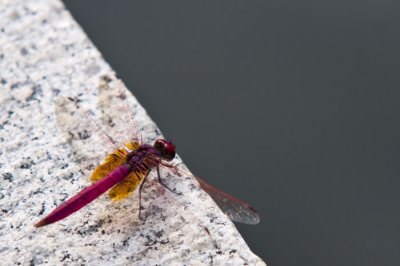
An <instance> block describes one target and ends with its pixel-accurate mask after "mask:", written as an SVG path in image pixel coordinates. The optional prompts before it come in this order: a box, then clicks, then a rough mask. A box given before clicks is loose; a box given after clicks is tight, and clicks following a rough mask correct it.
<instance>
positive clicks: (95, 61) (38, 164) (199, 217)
mask: <svg viewBox="0 0 400 266" xmlns="http://www.w3.org/2000/svg"><path fill="white" fill-rule="evenodd" d="M121 90H122V91H125V90H126V88H125V86H124V84H123V83H122V82H121V81H119V80H118V79H116V78H115V75H114V73H113V71H112V70H111V69H110V67H109V65H108V64H107V63H106V62H105V61H104V59H103V58H102V57H101V55H100V53H99V52H98V51H97V50H96V48H95V47H94V46H93V44H92V43H91V42H90V41H89V40H88V38H87V37H86V36H85V34H84V33H83V31H82V30H81V28H80V27H79V26H78V25H77V24H76V22H75V21H74V20H73V18H72V17H71V15H70V14H69V13H68V11H66V10H65V8H64V6H63V4H62V3H61V2H60V1H57V0H28V1H25V0H18V1H17V0H15V1H0V145H1V149H0V184H1V185H0V208H1V212H0V239H1V240H0V257H1V264H2V265H14V264H17V265H28V264H30V265H40V264H49V265H61V264H65V265H71V264H72V265H79V264H85V265H86V264H88V265H125V264H128V265H132V264H134V265H183V264H187V265H211V264H215V265H265V263H264V262H263V261H262V260H261V259H260V258H258V257H257V256H256V255H254V254H253V253H252V252H251V251H250V250H249V248H248V246H247V245H246V243H245V242H244V240H243V239H242V237H241V236H240V235H239V233H238V232H237V230H236V228H235V227H234V225H233V224H232V222H231V221H230V220H229V219H228V218H227V216H225V215H224V214H223V213H222V212H221V211H220V210H219V209H218V207H217V206H216V205H215V204H214V202H213V201H212V200H211V199H210V198H209V196H208V195H207V194H206V193H205V192H204V191H202V190H201V189H199V187H198V184H197V182H196V181H195V180H194V179H193V178H192V177H190V176H188V175H186V176H181V177H179V176H176V175H174V174H173V173H169V172H167V171H164V172H163V176H164V177H165V178H166V182H167V184H168V185H169V186H171V187H173V188H175V189H176V190H178V191H180V192H182V194H183V195H182V196H178V195H175V194H172V193H169V192H168V191H166V190H165V189H163V187H161V186H160V185H159V184H158V183H157V182H156V181H155V180H150V182H149V183H147V184H146V187H145V190H144V192H143V205H144V207H145V211H144V212H145V216H146V220H145V222H141V221H139V219H138V198H137V193H135V194H134V195H133V196H132V197H130V198H128V199H126V200H124V201H122V202H119V203H112V202H110V201H109V200H108V197H107V195H104V196H101V197H100V198H99V199H97V200H96V201H94V202H93V203H92V204H90V205H88V206H86V207H85V208H83V209H82V210H80V211H79V212H77V213H75V214H74V215H72V216H70V217H68V218H67V219H65V220H62V221H60V222H58V223H56V224H53V225H49V226H46V227H43V228H38V229H36V228H35V227H34V226H33V225H34V223H35V222H37V221H38V220H39V219H40V218H43V216H44V215H45V214H48V213H49V212H50V211H51V210H52V209H54V208H55V207H56V206H57V205H59V204H60V203H61V202H63V201H64V200H65V199H66V198H68V197H70V196H72V195H74V194H75V193H77V192H78V191H79V190H80V189H82V188H83V187H85V186H87V185H88V184H89V182H88V180H87V176H86V173H85V171H82V166H83V165H84V163H87V162H90V163H92V164H94V163H97V162H98V161H99V160H101V158H102V156H104V154H103V149H101V147H100V145H98V146H97V145H92V146H88V148H87V147H86V146H84V145H83V144H84V143H83V144H82V146H81V145H80V143H79V140H78V141H75V140H74V139H73V138H72V137H71V136H70V135H68V130H66V128H69V127H68V125H69V124H71V123H72V122H74V121H76V120H78V121H79V118H81V117H80V116H79V112H76V113H75V112H74V110H73V109H62V108H60V105H59V103H60V101H59V99H63V98H64V99H65V97H72V98H73V99H75V100H76V107H77V109H80V110H83V109H90V110H93V111H94V114H95V116H97V117H98V118H99V121H100V122H99V123H101V124H102V126H104V127H106V128H109V130H110V131H116V132H118V131H119V130H120V127H123V126H124V124H123V123H121V122H120V121H119V120H118V119H117V118H118V117H123V116H124V115H125V114H126V112H125V111H126V110H125V109H124V108H110V107H115V106H116V105H115V102H114V100H115V96H118V93H119V92H120V91H121ZM105 95H108V96H106V97H105ZM128 102H129V105H130V107H131V111H132V113H134V114H135V117H136V118H137V119H138V120H139V122H140V124H141V126H142V128H143V136H144V137H145V138H144V140H145V141H146V142H149V143H152V141H154V139H155V138H157V137H160V136H161V133H160V131H159V130H158V129H157V127H156V126H155V124H154V123H153V122H152V121H151V119H150V118H149V117H148V115H147V114H146V112H145V110H144V109H143V108H142V107H141V105H140V104H139V103H138V102H137V101H136V99H135V98H134V97H133V96H132V95H130V94H128ZM110 118H111V119H114V120H112V121H113V123H110ZM81 122H82V123H81V126H82V125H83V126H84V120H83V119H82V121H81ZM86 139H88V141H89V139H90V138H85V137H82V138H81V141H82V142H85V141H86ZM177 160H179V158H178V159H177Z"/></svg>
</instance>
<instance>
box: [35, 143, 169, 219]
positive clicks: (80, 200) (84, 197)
mask: <svg viewBox="0 0 400 266" xmlns="http://www.w3.org/2000/svg"><path fill="white" fill-rule="evenodd" d="M174 157H175V146H174V145H173V144H172V143H171V142H169V141H166V140H164V139H158V140H157V141H156V142H155V144H154V146H151V145H147V144H143V145H141V146H140V147H139V148H138V149H137V150H134V151H131V152H130V153H129V155H128V156H127V160H126V163H124V164H122V165H120V166H118V167H116V168H115V169H114V170H112V171H111V172H110V173H109V174H108V175H107V176H106V177H104V178H103V179H100V180H99V181H97V182H96V183H94V184H92V185H91V186H89V187H87V188H85V189H83V190H82V191H80V192H79V193H78V194H76V195H75V196H73V197H72V198H70V199H68V200H67V201H66V202H64V203H63V204H62V205H60V206H59V207H57V208H56V209H55V210H53V211H52V212H51V213H50V214H49V215H47V216H46V217H45V218H44V219H43V220H41V221H39V222H38V223H36V224H35V226H36V227H41V226H44V225H47V224H51V223H55V222H57V221H59V220H61V219H64V218H66V217H67V216H69V215H71V214H72V213H74V212H76V211H78V210H79V209H81V208H82V207H84V206H86V205H87V204H89V203H90V202H92V201H93V200H95V199H96V198H97V197H99V196H100V195H101V194H103V193H104V192H106V191H107V190H109V189H110V188H112V187H113V186H115V185H116V184H118V183H120V182H121V181H123V180H124V179H125V178H126V177H127V176H128V175H129V174H130V173H131V172H138V173H139V172H140V173H146V175H147V174H148V172H150V170H151V169H152V168H153V167H158V165H159V164H162V161H161V160H162V159H163V160H166V161H170V160H172V159H173V158H174ZM159 178H160V177H159ZM159 180H160V179H159ZM143 182H144V181H143ZM160 182H161V180H160Z"/></svg>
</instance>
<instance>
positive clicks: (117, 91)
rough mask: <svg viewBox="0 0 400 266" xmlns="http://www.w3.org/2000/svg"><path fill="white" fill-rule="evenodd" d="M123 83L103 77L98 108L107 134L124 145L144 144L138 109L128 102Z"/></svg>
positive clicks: (99, 89) (99, 87) (99, 88)
mask: <svg viewBox="0 0 400 266" xmlns="http://www.w3.org/2000/svg"><path fill="white" fill-rule="evenodd" d="M127 93H129V92H127V91H126V89H125V87H124V85H123V83H122V81H121V80H119V79H110V78H109V77H108V76H103V77H102V78H101V79H100V84H99V86H98V107H99V109H100V110H101V116H102V117H101V119H102V122H103V124H104V126H105V127H106V130H107V132H111V133H112V136H113V137H114V138H115V139H117V140H118V141H120V142H122V143H126V142H131V141H133V142H136V143H138V144H142V143H143V141H142V135H141V132H142V130H141V127H140V125H139V122H138V121H137V119H135V117H136V112H137V108H135V107H134V106H133V104H131V103H130V102H128V99H129V97H127Z"/></svg>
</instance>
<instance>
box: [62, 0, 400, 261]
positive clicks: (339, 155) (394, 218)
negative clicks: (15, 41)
mask: <svg viewBox="0 0 400 266" xmlns="http://www.w3.org/2000/svg"><path fill="white" fill-rule="evenodd" d="M65 3H66V5H67V7H68V8H69V9H70V10H71V12H72V13H73V15H74V16H75V18H76V19H77V20H78V22H79V23H80V24H81V25H82V26H83V28H84V29H85V31H86V32H87V34H88V35H89V37H90V38H91V39H92V41H93V42H94V43H95V45H96V46H97V47H98V48H99V50H100V51H101V52H102V53H103V55H104V56H105V58H106V59H107V61H108V62H109V63H110V64H111V65H112V67H113V68H114V69H115V70H116V71H117V73H118V74H119V76H120V77H121V78H122V79H123V80H124V81H125V82H126V84H127V86H128V87H129V88H130V89H131V90H132V91H133V92H134V94H135V95H136V96H137V97H138V99H139V101H140V102H141V103H142V104H143V106H144V107H145V108H146V109H147V111H148V112H149V113H150V115H151V117H152V118H153V119H154V120H155V121H156V122H157V124H158V125H159V126H160V128H161V129H162V130H163V133H164V134H165V135H166V137H168V138H169V139H171V140H173V141H174V142H175V144H176V146H177V148H178V151H179V154H180V155H181V156H182V157H183V159H184V160H185V162H186V163H187V164H188V165H189V167H190V168H191V169H192V170H193V171H194V172H195V173H197V174H198V175H199V176H201V177H203V178H204V179H206V180H208V181H209V182H211V183H213V184H214V185H216V186H218V187H220V188H222V189H224V190H225V191H227V192H229V193H231V194H233V195H236V196H238V197H240V198H243V199H245V200H247V201H248V202H250V203H252V204H253V205H254V207H256V208H257V209H258V210H259V211H260V213H261V214H262V222H261V224H260V225H258V226H241V225H238V228H239V230H240V232H241V233H242V235H243V236H244V238H245V239H246V241H247V243H248V244H249V246H250V247H251V249H252V250H253V251H254V252H255V253H256V254H258V255H259V256H261V257H262V258H263V259H264V260H265V261H266V262H268V263H269V264H270V265H274V266H277V265H316V266H317V265H318V266H319V265H396V264H398V263H399V261H400V252H399V248H400V193H399V190H400V163H399V159H400V118H399V114H400V104H399V99H400V98H399V97H400V52H399V47H400V16H399V11H400V10H399V8H400V4H399V2H398V1H285V0H284V1H282V0H279V1H274V0H273V1H235V0H234V1H232V0H229V1H228V0H222V1H215V0H214V1H209V0H206V1H193V0H185V1H175V0H169V1H134V2H133V1H118V3H117V2H116V1H98V0H97V1H95V0H91V1H77V0H73V1H72V0H69V1H65Z"/></svg>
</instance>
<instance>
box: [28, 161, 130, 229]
mask: <svg viewBox="0 0 400 266" xmlns="http://www.w3.org/2000/svg"><path fill="white" fill-rule="evenodd" d="M130 171H131V166H130V165H129V164H124V165H121V166H119V167H117V168H116V169H114V171H112V172H111V173H110V174H109V175H108V176H106V177H105V178H103V179H101V180H99V181H97V182H96V183H94V184H93V185H91V186H89V187H87V188H85V189H83V190H82V191H80V192H79V193H78V194H76V195H75V196H73V197H72V198H70V199H69V200H67V201H66V202H64V203H63V204H61V205H60V206H58V207H57V208H56V209H55V210H54V211H52V212H51V213H50V214H49V215H47V216H46V218H44V219H43V220H41V221H40V222H38V223H37V224H36V225H35V226H36V227H40V226H44V225H47V224H51V223H55V222H57V221H59V220H62V219H64V218H65V217H67V216H69V215H71V214H72V213H74V212H76V211H78V210H79V209H81V208H82V207H84V206H86V205H87V204H89V203H90V202H92V201H93V200H95V199H96V198H98V197H99V196H100V195H101V194H103V193H104V192H106V191H107V190H109V189H110V188H112V187H113V186H114V185H116V184H117V183H119V182H121V181H122V180H123V179H124V178H125V177H126V176H127V175H128V174H129V173H130Z"/></svg>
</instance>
